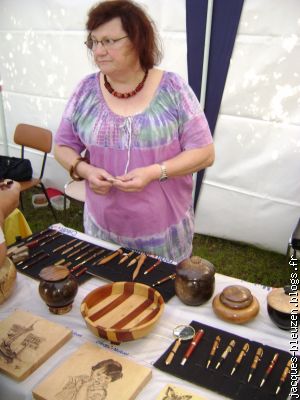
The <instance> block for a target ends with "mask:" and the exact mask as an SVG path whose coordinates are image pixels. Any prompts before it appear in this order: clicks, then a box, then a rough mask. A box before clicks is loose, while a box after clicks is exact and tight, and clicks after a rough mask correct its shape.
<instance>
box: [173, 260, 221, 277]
mask: <svg viewBox="0 0 300 400" xmlns="http://www.w3.org/2000/svg"><path fill="white" fill-rule="evenodd" d="M176 272H177V273H178V275H179V276H181V277H182V278H184V279H186V280H203V281H211V280H213V279H214V276H215V267H214V265H213V264H212V263H211V262H209V261H207V260H205V259H204V258H201V257H198V256H192V257H190V258H187V259H185V260H183V261H181V262H180V263H179V264H178V266H177V269H176Z"/></svg>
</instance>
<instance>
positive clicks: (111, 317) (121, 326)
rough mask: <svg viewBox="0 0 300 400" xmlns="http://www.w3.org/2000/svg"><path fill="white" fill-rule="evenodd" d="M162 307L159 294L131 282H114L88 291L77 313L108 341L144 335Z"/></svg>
mask: <svg viewBox="0 0 300 400" xmlns="http://www.w3.org/2000/svg"><path fill="white" fill-rule="evenodd" d="M163 310H164V300H163V297H162V296H161V294H160V293H159V292H158V291H157V290H154V289H152V288H151V287H150V286H147V285H143V284H141V283H135V282H115V283H113V284H109V285H105V286H101V287H99V288H97V289H94V290H93V291H92V292H90V293H89V294H88V295H87V296H86V297H85V298H84V299H83V301H82V303H81V309H80V311H81V314H82V316H83V318H84V320H85V323H86V325H87V327H88V328H89V329H90V330H91V331H92V332H93V333H94V335H96V336H99V337H101V338H104V339H107V340H109V341H110V342H112V343H120V342H128V341H131V340H135V339H140V338H141V337H143V336H146V335H147V334H148V333H149V332H150V331H151V330H152V329H153V327H154V325H155V324H156V322H157V321H158V319H159V318H160V317H161V315H162V313H163Z"/></svg>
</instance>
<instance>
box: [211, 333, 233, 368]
mask: <svg viewBox="0 0 300 400" xmlns="http://www.w3.org/2000/svg"><path fill="white" fill-rule="evenodd" d="M234 346H235V340H231V341H230V342H229V344H228V346H227V347H226V349H225V350H224V351H223V353H222V355H221V357H220V359H219V361H218V363H217V365H216V367H215V369H218V368H219V366H220V365H221V364H222V362H223V361H224V360H225V359H226V358H227V356H228V354H229V353H231V351H232V349H233V348H234Z"/></svg>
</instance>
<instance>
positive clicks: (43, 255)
mask: <svg viewBox="0 0 300 400" xmlns="http://www.w3.org/2000/svg"><path fill="white" fill-rule="evenodd" d="M47 257H49V254H48V253H44V254H42V255H41V256H40V257H37V258H35V259H34V261H32V262H31V263H29V264H26V265H24V266H23V267H22V269H27V268H28V267H32V266H33V265H34V264H36V263H37V262H39V261H41V260H43V259H44V258H47Z"/></svg>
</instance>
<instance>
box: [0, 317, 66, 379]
mask: <svg viewBox="0 0 300 400" xmlns="http://www.w3.org/2000/svg"><path fill="white" fill-rule="evenodd" d="M71 336H72V332H71V330H69V329H67V328H65V327H64V326H62V325H59V324H56V323H54V322H51V321H47V320H46V319H44V318H41V317H39V316H36V315H33V314H31V313H29V312H26V311H22V310H16V311H15V312H13V313H12V314H11V315H10V316H9V317H8V318H6V319H4V320H2V321H0V371H2V372H4V373H5V374H7V375H10V376H11V377H12V378H14V379H16V380H18V381H21V380H23V379H25V378H27V376H28V375H30V374H31V373H32V372H33V371H35V370H36V369H37V368H38V367H39V366H40V365H41V364H42V363H43V362H44V361H46V360H47V359H48V358H49V357H50V356H51V355H52V354H53V353H54V352H55V351H57V350H58V349H59V348H60V347H61V346H62V345H63V344H64V343H65V342H66V341H67V340H69V339H70V338H71Z"/></svg>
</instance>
